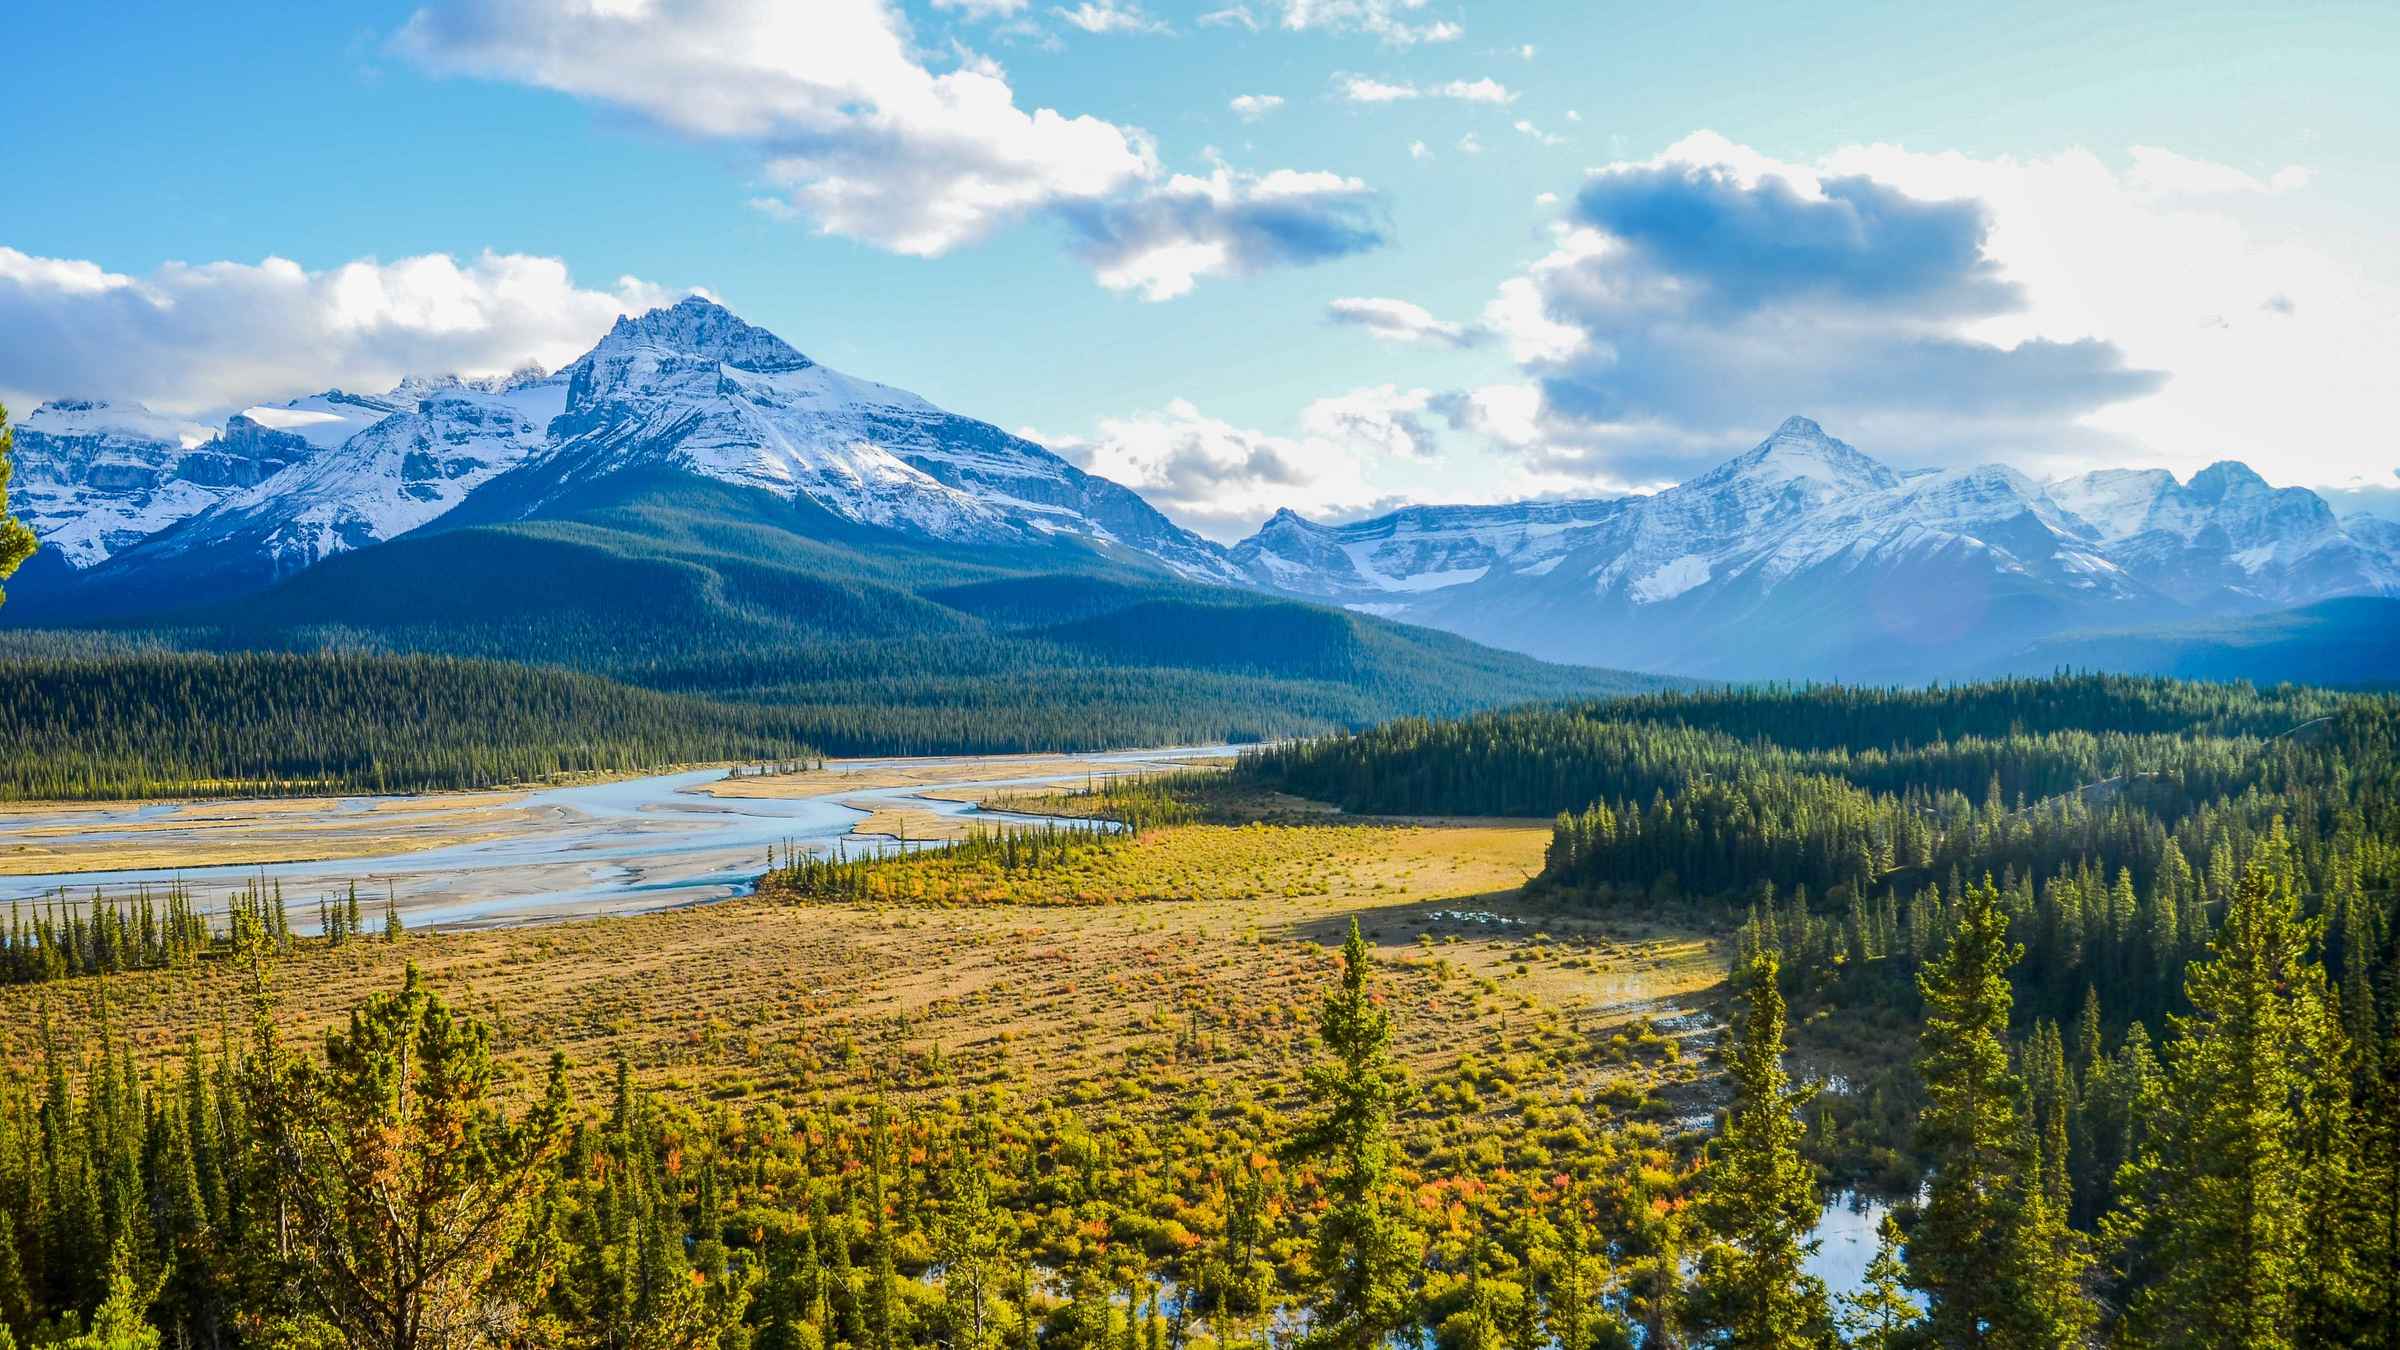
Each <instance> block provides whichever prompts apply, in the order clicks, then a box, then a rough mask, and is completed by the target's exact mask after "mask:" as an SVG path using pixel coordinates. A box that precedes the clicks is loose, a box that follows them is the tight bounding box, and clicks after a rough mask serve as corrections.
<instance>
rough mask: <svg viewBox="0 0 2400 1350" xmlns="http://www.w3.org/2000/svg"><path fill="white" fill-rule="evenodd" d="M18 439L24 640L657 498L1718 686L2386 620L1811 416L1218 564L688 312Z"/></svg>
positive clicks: (2279, 562) (2191, 530)
mask: <svg viewBox="0 0 2400 1350" xmlns="http://www.w3.org/2000/svg"><path fill="white" fill-rule="evenodd" d="M24 425H25V431H24V432H23V434H22V438H21V444H20V460H21V465H20V480H19V481H20V484H21V487H20V493H21V496H22V499H23V501H24V504H25V506H26V508H27V515H28V517H29V519H30V520H31V522H32V523H33V525H34V528H35V531H36V533H37V535H38V536H41V537H42V538H43V539H44V541H45V543H47V544H50V545H51V546H52V547H51V548H50V549H46V550H45V552H50V553H53V554H54V555H55V557H56V558H58V559H60V560H63V562H64V563H65V564H67V565H66V566H64V567H61V566H57V565H54V564H53V565H50V566H48V568H47V570H45V571H39V572H37V573H35V574H34V575H36V576H37V577H38V578H39V579H40V581H41V583H42V584H40V585H38V586H25V587H21V588H20V589H19V595H20V597H21V602H20V604H19V605H17V606H12V608H13V609H15V610H16V611H17V612H16V613H15V614H13V615H12V616H10V617H11V621H12V622H24V621H27V620H33V621H42V620H44V619H47V620H49V621H54V622H55V621H61V620H62V619H63V618H66V617H68V616H80V617H83V618H110V617H114V618H119V619H129V618H136V617H139V616H141V615H144V614H150V613H157V612H160V611H162V610H164V609H168V608H173V607H176V606H178V605H187V604H189V603H190V602H191V597H193V596H207V597H211V598H221V597H227V596H239V595H244V594H250V593H255V592H258V591H260V590H261V589H262V588H266V587H270V586H274V585H277V584H279V583H281V582H283V581H285V580H287V579H289V578H293V577H296V576H298V575H301V574H303V573H305V572H306V571H308V570H309V569H311V568H313V567H316V566H319V565H321V564H322V563H324V562H325V561H326V560H328V559H330V558H332V557H335V556H337V555H340V554H343V553H348V552H352V551H355V550H358V549H361V548H364V547H368V546H371V545H377V544H383V543H387V542H389V541H391V540H394V539H397V538H401V537H404V536H408V535H411V534H412V533H423V532H448V531H459V530H467V529H474V528H481V527H488V526H497V525H505V524H508V523H511V522H520V521H524V522H531V521H539V520H542V519H545V518H547V517H550V516H554V515H567V516H574V515H576V514H578V513H579V512H583V511H585V510H586V508H587V507H589V506H590V505H591V504H592V503H593V502H595V501H604V500H606V499H608V498H609V497H610V495H611V491H612V489H610V488H609V486H608V485H609V484H611V483H614V482H616V481H618V480H625V481H629V482H630V481H648V480H647V479H645V478H644V477H643V476H644V475H649V474H665V475H667V476H668V477H669V478H674V477H676V476H678V475H682V476H689V477H693V478H697V479H703V480H707V481H711V482H715V483H720V484H726V485H731V486H733V487H737V488H741V489H745V490H753V491H757V492H762V493H766V494H769V495H770V496H774V497H778V498H783V499H788V500H790V501H792V502H795V503H805V504H806V505H807V507H808V508H809V511H810V512H817V513H821V514H818V515H810V514H808V512H803V513H802V515H801V516H799V517H793V518H792V520H790V521H786V522H784V524H782V525H778V526H776V527H775V528H777V529H783V528H786V526H791V527H794V528H802V529H805V530H809V531H814V532H817V533H819V534H823V535H825V536H826V537H828V538H832V537H835V536H843V537H847V536H846V533H845V532H847V531H853V530H865V531H868V532H869V534H870V535H874V534H875V533H876V532H882V533H883V534H886V535H888V536H890V537H891V538H893V539H895V540H902V539H905V540H909V541H914V542H916V543H922V544H927V545H933V546H937V547H941V548H954V549H966V550H999V551H1000V552H1001V553H1002V554H1004V555H1006V556H1008V557H1011V558H1018V559H1021V560H1024V559H1032V560H1036V561H1033V562H1030V563H1028V564H1026V565H1030V566H1032V567H1034V568H1035V570H1055V569H1063V570H1065V571H1074V570H1076V569H1077V568H1079V567H1080V566H1081V565H1082V564H1081V563H1079V562H1077V561H1076V559H1077V558H1081V557H1089V558H1090V559H1092V560H1093V561H1094V563H1095V564H1096V565H1099V566H1102V567H1110V566H1125V567H1130V568H1132V569H1134V570H1135V571H1136V572H1147V573H1154V574H1156V575H1158V576H1161V577H1165V578H1171V579H1173V580H1175V581H1177V582H1181V583H1190V584H1200V585H1206V586H1230V587H1237V588H1242V589H1246V590H1249V591H1252V592H1259V593H1264V594H1267V595H1274V596H1281V597H1288V598H1293V599H1299V600H1303V601H1308V602H1313V603H1325V604H1334V605H1339V606H1343V607H1346V608H1348V609H1350V610H1352V611H1353V612H1356V613H1360V614H1364V615H1368V616H1371V617H1378V618H1388V619H1394V620H1398V621H1401V622H1405V623H1412V624H1420V625H1423V626H1427V627H1431V628H1435V629H1439V630H1442V631H1446V632H1450V633H1454V634H1458V635H1461V636H1464V637H1467V638H1469V639H1471V640H1473V641H1477V642H1482V643H1486V644H1489V645H1493V646H1497V647H1501V648H1504V649H1507V650H1512V651H1517V652H1521V653H1524V654H1528V655H1532V656H1535V657H1537V658H1541V659H1544V660H1551V661H1564V662H1570V663H1575V664H1602V665H1607V666H1612V667H1628V668H1637V669H1644V670H1652V671H1661V672H1674V673H1679V674H1689V675H1699V676H1704V677H1713V678H1755V677H1760V676H1835V677H1869V678H1897V679H1914V678H1927V677H1936V676H1944V675H1951V674H1956V673H1961V672H1963V671H1965V670H1969V669H1973V668H1977V667H1978V666H1979V665H1980V664H1982V663H1986V662H1988V661H1990V660H1992V659H1997V658H1999V657H2001V656H2002V655H2004V654H2005V653H2007V652H2010V651H2015V650H2018V649H2021V648H2025V647H2027V646H2028V645H2029V644H2033V643H2038V642H2040V641H2042V640H2045V639H2048V638H2052V637H2056V636H2059V635H2062V634H2068V633H2076V632H2085V631H2118V630H2130V629H2137V628H2142V627H2145V626H2157V625H2162V624H2177V623H2189V622H2195V621H2204V620H2209V619H2216V618H2230V617H2235V616H2241V615H2249V614H2256V613H2263V612H2269V611H2273V610H2279V609H2291V608H2295V607H2299V606H2305V605H2309V604H2314V603H2317V602H2321V601H2324V600H2328V599H2333V598H2339V597H2343V596H2351V595H2369V596H2377V595H2400V529H2386V528H2382V524H2383V523H2378V522H2373V521H2371V520H2368V519H2367V518H2363V517H2362V518H2360V520H2359V521H2358V522H2348V521H2343V520H2339V519H2337V518H2336V517H2335V516H2334V514H2333V512H2332V510H2331V508H2330V507H2329V506H2328V505H2327V504H2326V503H2325V501H2324V500H2323V499H2322V498H2320V497H2318V496H2317V495H2316V494H2315V493H2313V492H2311V491H2309V490H2308V489H2305V488H2276V487H2273V486H2271V485H2269V484H2267V483H2266V482H2265V481H2264V480H2263V479H2262V478H2260V477H2259V476H2258V475H2257V474H2256V473H2255V472H2253V471H2252V470H2250V469H2249V468H2248V467H2247V466H2246V465H2243V464H2241V463H2239V462H2238V461H2230V460H2227V461H2220V462H2218V463H2215V464H2212V465H2210V466H2209V467H2207V468H2205V469H2202V470H2200V471H2199V472H2197V473H2194V474H2193V475H2191V476H2190V477H2189V478H2188V479H2184V480H2178V479H2177V478H2176V477H2175V476H2174V475H2173V474H2170V473H2167V472H2166V471H2164V470H2156V469H2150V470H2140V469H2108V470H2098V471H2095V472H2092V473H2088V474H2082V475H2076V476H2073V477H2068V478H2059V479H2054V480H2051V481H2049V482H2037V481H2035V480H2034V479H2032V478H2030V477H2028V476H2026V475H2025V474H2023V473H2021V472H2019V471H2017V470H2015V469H2013V468H2010V467H2008V466H2006V465H1999V464H1987V465H1981V466H1975V467H1971V468H1963V469H1948V470H1901V469H1896V468H1894V467H1893V466H1891V465H1889V464H1886V463H1884V462H1882V461H1881V460H1878V459H1876V458H1875V457H1874V456H1872V455H1870V454H1868V453H1866V452H1864V451H1861V450H1860V449H1858V448H1857V447H1855V446H1852V445H1850V444H1849V443H1848V442H1846V441H1843V440H1840V439H1838V438H1837V437H1834V436H1832V435H1830V434H1829V433H1827V431H1826V430H1825V428H1824V427H1823V426H1821V425H1820V424H1818V423H1817V422H1815V421H1813V420H1811V419H1809V418H1807V417H1804V416H1797V415H1796V416H1793V417H1790V418H1787V419H1786V420H1785V421H1784V422H1783V423H1782V424H1781V425H1779V426H1778V427H1776V428H1775V429H1774V431H1773V432H1772V433H1771V434H1769V435H1768V436H1767V437H1766V438H1765V439H1763V440H1762V441H1760V442H1759V443H1758V444H1757V445H1756V446H1754V447H1752V448H1751V449H1749V450H1747V451H1744V452H1742V453H1739V454H1736V455H1733V456H1730V457H1729V458H1727V459H1725V460H1724V461H1722V462H1720V463H1718V464H1716V465H1714V466H1712V467H1711V468H1709V469H1708V470H1706V471H1704V472H1702V473H1700V474H1697V475H1695V476H1694V477H1692V478H1690V479H1688V480H1686V481H1684V482H1682V483H1679V484H1676V485H1674V486H1672V487H1669V488H1666V489H1664V490H1662V491H1659V492H1656V493H1652V494H1648V495H1632V496H1615V497H1592V498H1567V499H1555V500H1539V501H1530V502H1518V503H1509V504H1501V505H1489V506H1473V505H1415V506H1409V507H1404V508H1401V509H1399V510H1396V511H1392V512H1388V513H1385V514H1383V515H1380V516H1376V517H1372V518H1369V519H1366V520H1359V521H1351V522H1346V523H1342V524H1335V525H1326V524H1320V523H1317V522H1314V521H1310V520H1308V519H1306V518H1305V517H1302V516H1300V515H1299V514H1297V513H1296V512H1293V511H1291V510H1289V509H1284V510H1279V511H1277V512H1275V513H1274V514H1273V515H1272V516H1271V517H1269V518H1268V520H1267V521H1266V522H1265V523H1263V524H1262V525H1261V527H1260V528H1259V530H1258V531H1256V532H1255V533H1253V534H1252V535H1251V536H1250V537H1249V538H1246V539H1244V540H1241V541H1239V542H1238V543H1235V544H1233V545H1231V546H1223V545H1219V544H1216V543H1214V542H1212V541H1210V540H1208V539H1205V538H1203V537H1201V536H1199V535H1197V534H1194V533H1193V532H1191V531H1189V530H1186V529H1184V528H1183V527H1182V526H1180V525H1177V524H1176V523H1175V522H1174V521H1172V520H1171V519H1169V518H1168V517H1167V516H1165V515H1164V514H1162V513H1161V512H1159V511H1158V510H1157V509H1156V508H1154V507H1153V506H1151V505H1150V503H1149V502H1148V501H1146V500H1144V499H1143V498H1142V496H1141V495H1140V494H1139V493H1137V492H1134V491H1133V490H1131V489H1128V488H1126V487H1124V486H1122V485H1120V484H1117V483H1114V482H1111V481H1109V480H1108V479H1105V478H1102V477H1099V476H1097V475H1093V474H1090V473H1088V472H1086V471H1085V470H1083V469H1081V468H1080V467H1078V466H1076V465H1074V464H1072V463H1070V462H1068V461H1067V460H1065V459H1064V458H1062V457H1061V456H1059V455H1057V454H1055V453H1053V452H1051V451H1049V450H1048V449H1046V448H1044V447H1042V446H1040V445H1038V444H1035V443H1033V442H1031V441H1028V440H1025V439H1024V438H1022V437H1017V436H1014V435H1011V434H1009V433H1007V432H1005V431H1002V430H1001V429H1000V428H998V427H997V426H994V425H992V424H990V423H987V422H981V421H977V420H975V419H973V418H969V417H965V416H961V415H959V414H955V413H951V412H948V411H947V410H944V409H942V408H939V407H937V406H935V405H934V404H932V403H930V402H928V401H927V400H925V399H922V398H920V397H918V396H917V395H914V394H911V393H908V392H907V391H905V390H901V389H898V388H895V387H892V386H888V385H882V384H877V383H875V382H872V381H868V380H863V379H859V378H856V377H853V376H849V375H845V374H842V373H841V372H838V371H835V370H832V369H830V368H829V367H826V366H824V365H822V364H820V363H818V362H817V361H815V360H813V359H812V358H810V357H809V356H808V355H806V354H805V353H803V352H802V351H800V350H799V349H798V348H796V347H794V346H793V345H792V344H790V343H789V342H786V341H785V340H784V339H783V338H781V337H779V336H777V335H776V334H774V333H772V332H769V331H768V330H766V329H764V328H760V327H758V326H756V325H753V324H750V323H748V322H747V321H745V320H743V319H742V318H740V317H739V316H738V315H735V314H733V313H732V312H731V311H730V310H727V309H725V308H724V307H723V306H721V305H719V304H717V303H715V302H714V301H712V300H709V299H707V298H705V297H702V296H697V295H695V296H691V297H687V298H685V299H683V300H681V301H678V302H677V303H675V304H672V305H667V306H662V307H659V308H656V309H653V310H650V311H647V312H645V313H643V314H640V315H622V316H620V317H619V318H618V319H617V320H616V322H615V323H614V324H613V325H612V326H611V327H610V329H609V331H608V332H607V333H606V334H604V335H603V336H602V337H601V338H600V339H599V341H597V342H596V343H594V345H593V346H592V347H591V348H590V349H589V350H588V351H586V352H585V353H584V354H583V355H582V356H580V357H578V358H577V359H576V360H574V361H572V362H570V363H569V364H568V365H566V366H565V367H563V368H561V369H560V370H558V371H557V372H554V373H553V372H546V371H543V370H542V369H541V368H540V367H538V366H530V367H520V368H519V369H518V370H516V371H513V372H510V373H508V374H506V375H493V376H479V377H461V376H458V375H455V374H451V375H440V376H411V377H408V378H407V379H404V380H402V381H401V382H400V383H399V384H398V385H396V386H394V387H393V388H392V389H391V390H389V391H387V392H386V393H384V394H380V395H375V394H358V393H348V392H344V391H343V390H340V389H332V390H327V391H324V392H322V393H320V394H314V395H306V396H303V397H299V398H294V399H291V400H289V401H287V402H285V403H282V404H275V405H256V406H252V407H249V408H246V409H244V410H243V411H242V412H240V413H237V414H235V415H233V416H231V417H230V418H228V419H227V421H226V423H225V425H224V427H223V429H221V430H220V431H218V432H216V433H214V434H213V435H208V434H206V433H205V429H204V428H196V427H194V426H192V425H191V424H188V423H179V422H177V421H175V419H171V418H163V417H160V416H159V415H157V414H153V413H150V412H149V411H148V410H146V409H140V408H127V409H119V410H112V409H110V408H108V407H107V406H106V405H102V404H97V403H91V402H79V401H74V400H59V401H53V403H49V404H44V405H42V408H41V409H39V410H37V412H36V414H35V415H34V416H33V417H31V418H29V419H27V421H26V423H25V424H24ZM28 465H29V466H30V471H29V472H28V471H27V467H26V466H28ZM664 493H665V499H674V498H676V497H677V496H678V490H677V489H673V488H667V489H664ZM746 511H747V508H743V509H741V510H736V511H735V513H734V514H735V515H736V516H741V515H744V514H745V513H746ZM669 514H672V512H670V513H669ZM661 518H663V517H661ZM802 519H806V520H810V521H814V522H815V523H813V524H807V525H795V524H794V522H796V521H799V520H802ZM637 533H638V531H637ZM1062 549H1063V550H1066V552H1065V553H1060V552H1059V550H1062ZM637 551H638V550H637ZM1043 559H1047V560H1049V561H1040V560H1043ZM711 565H712V566H713V565H715V564H713V563H712V564H711ZM1010 565H1011V566H1016V565H1017V564H1010ZM46 601H47V603H45V602H46ZM27 602H29V603H27Z"/></svg>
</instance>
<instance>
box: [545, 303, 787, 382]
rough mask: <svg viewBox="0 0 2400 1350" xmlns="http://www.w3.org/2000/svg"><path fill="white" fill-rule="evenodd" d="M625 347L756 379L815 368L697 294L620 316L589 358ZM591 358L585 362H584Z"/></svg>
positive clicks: (778, 340)
mask: <svg viewBox="0 0 2400 1350" xmlns="http://www.w3.org/2000/svg"><path fill="white" fill-rule="evenodd" d="M630 345H644V346H654V347H663V348H665V349H667V350H668V351H671V352H675V353H677V354H680V355H684V356H696V357H700V358H702V359H704V360H708V361H714V362H716V363H717V364H719V365H724V366H731V367H732V368H733V369H735V370H747V371H754V372H757V373H759V374H774V373H777V372H783V371H794V370H806V369H808V368H809V367H810V366H812V365H815V364H816V363H815V362H813V361H811V360H809V359H808V358H807V357H805V356H803V355H801V354H800V352H799V351H798V350H796V349H795V348H794V347H793V346H792V345H791V344H790V343H788V342H785V341H784V340H783V339H782V338H779V337H777V336H775V335H774V334H773V333H770V332H768V331H767V330H766V329H764V328H760V327H758V326H757V325H756V324H751V323H746V322H744V321H743V320H742V319H741V318H740V317H739V316H737V315H736V314H734V312H733V311H732V310H729V309H727V308H725V307H724V306H723V305H720V304H718V303H717V302H715V301H714V300H710V299H708V298H707V297H705V296H699V295H687V296H685V297H684V298H683V299H681V300H678V301H677V302H675V303H674V304H672V305H667V306H664V307H662V308H659V309H654V310H651V311H650V312H649V313H647V314H644V315H641V316H640V317H639V318H634V317H629V316H625V315H619V316H618V317H617V322H616V326H615V327H613V328H611V329H610V330H609V332H608V336H607V337H605V338H602V339H601V340H600V345H599V346H598V347H595V348H593V349H592V354H593V355H597V354H599V353H600V352H602V351H605V350H608V349H609V348H611V347H624V346H630ZM591 359H592V358H591V356H586V357H584V361H589V360H591ZM577 364H578V365H580V364H582V362H578V363H577Z"/></svg>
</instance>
